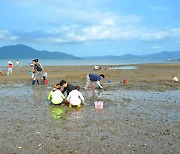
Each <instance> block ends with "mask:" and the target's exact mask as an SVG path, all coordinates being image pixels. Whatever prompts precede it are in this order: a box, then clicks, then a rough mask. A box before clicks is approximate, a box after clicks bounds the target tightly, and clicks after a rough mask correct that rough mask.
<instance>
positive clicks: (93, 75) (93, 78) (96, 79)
mask: <svg viewBox="0 0 180 154" xmlns="http://www.w3.org/2000/svg"><path fill="white" fill-rule="evenodd" d="M89 78H90V80H91V81H100V80H101V76H100V75H96V74H89Z"/></svg>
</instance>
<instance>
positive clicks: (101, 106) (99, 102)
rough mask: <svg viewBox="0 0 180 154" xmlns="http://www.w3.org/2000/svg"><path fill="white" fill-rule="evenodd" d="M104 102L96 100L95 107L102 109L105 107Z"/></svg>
mask: <svg viewBox="0 0 180 154" xmlns="http://www.w3.org/2000/svg"><path fill="white" fill-rule="evenodd" d="M103 103H104V102H102V101H96V102H94V105H95V108H96V109H102V108H103Z"/></svg>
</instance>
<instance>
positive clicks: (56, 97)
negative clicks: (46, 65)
mask: <svg viewBox="0 0 180 154" xmlns="http://www.w3.org/2000/svg"><path fill="white" fill-rule="evenodd" d="M64 99H65V96H64V95H63V94H62V92H61V91H60V85H59V84H57V85H56V86H52V88H51V91H50V93H49V95H48V100H50V101H51V103H52V104H55V105H58V104H61V103H62V102H63V101H64Z"/></svg>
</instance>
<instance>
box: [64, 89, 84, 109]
mask: <svg viewBox="0 0 180 154" xmlns="http://www.w3.org/2000/svg"><path fill="white" fill-rule="evenodd" d="M79 90H80V87H79V86H75V87H74V90H72V91H71V92H70V93H69V95H68V97H67V101H68V102H69V107H72V106H77V107H80V106H81V104H84V97H83V96H82V94H81V92H80V91H79Z"/></svg>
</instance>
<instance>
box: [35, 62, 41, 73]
mask: <svg viewBox="0 0 180 154" xmlns="http://www.w3.org/2000/svg"><path fill="white" fill-rule="evenodd" d="M35 69H36V70H37V71H42V66H41V64H39V63H37V64H35Z"/></svg>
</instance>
